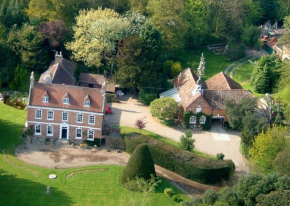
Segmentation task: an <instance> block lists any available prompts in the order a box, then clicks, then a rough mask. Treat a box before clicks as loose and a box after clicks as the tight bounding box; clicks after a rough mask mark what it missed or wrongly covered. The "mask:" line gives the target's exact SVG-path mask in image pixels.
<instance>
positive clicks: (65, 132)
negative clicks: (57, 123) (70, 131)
mask: <svg viewBox="0 0 290 206" xmlns="http://www.w3.org/2000/svg"><path fill="white" fill-rule="evenodd" d="M61 138H62V139H67V127H62V129H61Z"/></svg>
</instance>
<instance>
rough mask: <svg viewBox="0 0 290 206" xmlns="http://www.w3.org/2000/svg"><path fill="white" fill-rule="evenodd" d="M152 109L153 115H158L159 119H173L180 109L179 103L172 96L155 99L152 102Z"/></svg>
mask: <svg viewBox="0 0 290 206" xmlns="http://www.w3.org/2000/svg"><path fill="white" fill-rule="evenodd" d="M150 111H151V114H152V116H156V117H158V118H159V119H162V120H166V119H173V118H174V115H175V114H176V113H177V111H178V104H177V102H176V101H175V100H174V99H171V98H170V97H164V98H160V99H155V100H154V101H153V102H151V104H150Z"/></svg>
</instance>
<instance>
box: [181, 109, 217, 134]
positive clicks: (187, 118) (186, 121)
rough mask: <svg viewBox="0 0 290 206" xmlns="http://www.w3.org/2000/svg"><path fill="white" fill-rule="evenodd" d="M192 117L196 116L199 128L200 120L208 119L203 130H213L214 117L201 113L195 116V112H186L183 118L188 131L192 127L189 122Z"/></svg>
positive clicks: (203, 125)
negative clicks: (202, 118)
mask: <svg viewBox="0 0 290 206" xmlns="http://www.w3.org/2000/svg"><path fill="white" fill-rule="evenodd" d="M191 116H196V126H197V127H198V125H201V124H199V119H200V117H201V116H205V117H206V121H205V124H202V129H203V130H210V128H211V117H212V115H206V114H204V113H202V112H199V113H197V114H194V113H193V112H191V111H190V112H184V115H183V118H184V123H185V127H186V128H187V129H188V128H189V127H190V125H189V120H190V117H191Z"/></svg>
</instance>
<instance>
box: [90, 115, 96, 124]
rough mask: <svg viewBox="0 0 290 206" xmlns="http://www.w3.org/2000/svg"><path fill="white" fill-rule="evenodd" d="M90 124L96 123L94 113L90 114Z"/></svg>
mask: <svg viewBox="0 0 290 206" xmlns="http://www.w3.org/2000/svg"><path fill="white" fill-rule="evenodd" d="M89 124H95V116H93V115H90V116H89Z"/></svg>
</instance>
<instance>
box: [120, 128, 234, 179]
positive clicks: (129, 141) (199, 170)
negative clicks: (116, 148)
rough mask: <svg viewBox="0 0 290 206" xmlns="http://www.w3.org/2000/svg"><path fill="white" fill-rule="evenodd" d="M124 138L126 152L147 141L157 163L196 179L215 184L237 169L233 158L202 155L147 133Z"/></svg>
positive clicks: (227, 177)
mask: <svg viewBox="0 0 290 206" xmlns="http://www.w3.org/2000/svg"><path fill="white" fill-rule="evenodd" d="M124 138H125V145H126V152H128V153H132V152H133V151H134V149H135V148H136V147H137V146H138V145H139V144H142V143H146V144H147V145H148V147H149V150H150V152H151V155H152V158H153V160H154V163H155V164H157V165H159V166H161V167H164V168H166V169H168V170H170V171H172V172H175V173H177V174H179V175H181V176H183V177H185V178H188V179H191V180H194V181H198V182H201V183H212V184H214V183H217V182H220V181H221V180H223V179H226V180H227V179H229V177H230V175H231V174H232V173H233V171H234V170H235V165H234V163H233V162H232V161H231V160H214V159H207V158H204V157H200V156H197V155H195V154H193V153H191V152H188V151H185V150H183V149H181V148H178V147H174V146H171V145H168V144H166V143H164V142H162V141H159V140H155V139H153V138H150V137H148V136H145V135H141V134H134V133H133V134H132V133H131V134H130V135H125V137H124Z"/></svg>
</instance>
